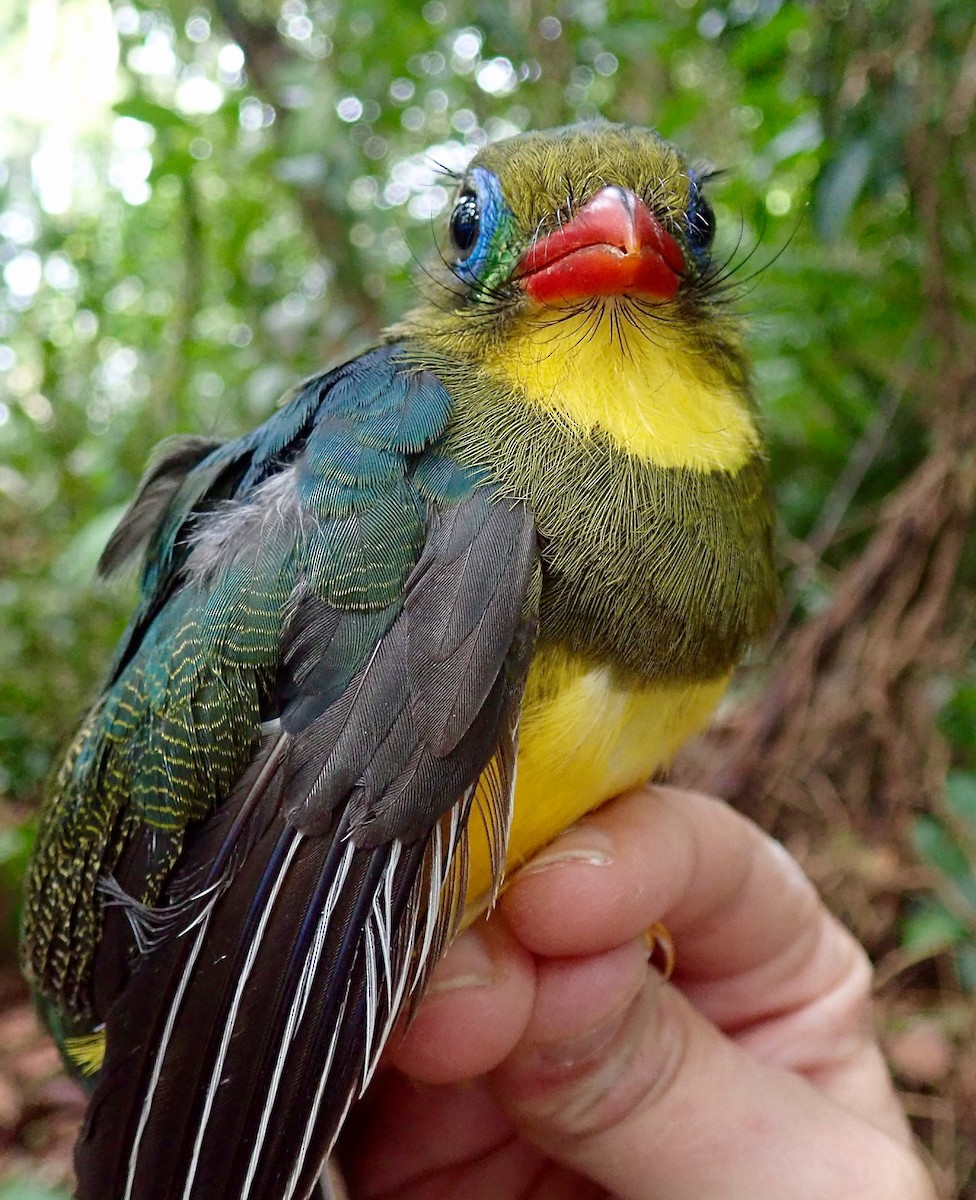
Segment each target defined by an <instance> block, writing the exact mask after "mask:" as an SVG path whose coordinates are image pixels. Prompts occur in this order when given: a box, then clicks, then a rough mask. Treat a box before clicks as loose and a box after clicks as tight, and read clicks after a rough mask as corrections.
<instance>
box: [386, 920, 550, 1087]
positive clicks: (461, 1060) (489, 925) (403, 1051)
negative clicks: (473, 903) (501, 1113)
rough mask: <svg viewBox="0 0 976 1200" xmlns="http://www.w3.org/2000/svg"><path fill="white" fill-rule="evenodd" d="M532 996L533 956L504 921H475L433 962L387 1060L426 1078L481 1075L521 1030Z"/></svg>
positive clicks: (439, 1079)
mask: <svg viewBox="0 0 976 1200" xmlns="http://www.w3.org/2000/svg"><path fill="white" fill-rule="evenodd" d="M534 998H535V967H534V964H533V960H532V956H531V955H530V954H529V953H527V951H526V950H525V949H524V948H523V947H522V946H521V944H520V943H519V942H518V941H517V940H516V938H515V937H514V936H513V935H512V933H511V931H510V930H509V929H508V927H507V926H506V925H505V923H504V921H498V920H495V921H488V920H486V919H482V920H480V921H477V922H476V923H475V924H474V925H472V926H471V928H470V929H467V930H465V932H464V933H462V934H461V935H460V937H458V938H457V939H456V940H455V942H454V944H453V945H452V946H451V948H450V949H449V950H448V952H447V954H446V955H445V956H444V958H443V959H442V960H441V961H440V962H439V963H438V964H437V967H436V968H435V969H434V973H433V975H432V976H431V981H430V984H429V985H428V988H427V992H426V994H425V996H424V999H423V1002H422V1003H421V1005H420V1007H419V1009H418V1010H417V1013H416V1015H415V1017H414V1018H413V1020H412V1021H411V1022H410V1023H409V1024H408V1025H407V1027H406V1029H405V1031H403V1032H402V1033H401V1034H400V1035H399V1036H398V1037H395V1038H394V1039H393V1040H392V1043H391V1046H390V1049H389V1050H388V1051H387V1055H386V1058H387V1061H389V1062H391V1063H393V1064H394V1065H395V1066H397V1067H399V1068H400V1070H402V1071H404V1072H406V1074H408V1075H410V1076H412V1077H413V1078H414V1079H417V1080H423V1081H424V1082H427V1083H447V1082H454V1081H457V1080H462V1079H473V1078H475V1077H476V1076H478V1075H483V1074H485V1073H486V1072H487V1071H490V1070H491V1069H492V1068H494V1067H496V1066H497V1065H498V1063H500V1062H501V1061H502V1059H504V1058H505V1057H506V1056H507V1055H508V1054H509V1053H510V1052H511V1050H512V1049H513V1047H514V1046H515V1045H516V1044H517V1043H518V1041H519V1040H520V1039H521V1037H522V1036H523V1034H524V1032H525V1028H526V1025H527V1023H528V1020H529V1015H530V1013H531V1011H532V1004H533V1002H534Z"/></svg>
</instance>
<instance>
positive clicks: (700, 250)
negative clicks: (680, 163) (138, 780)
mask: <svg viewBox="0 0 976 1200" xmlns="http://www.w3.org/2000/svg"><path fill="white" fill-rule="evenodd" d="M687 222H688V223H687V234H686V236H687V238H688V247H689V249H690V250H691V253H692V254H693V255H694V257H695V260H696V261H697V263H698V265H699V266H700V267H705V266H707V265H708V261H709V257H710V254H711V246H712V241H713V239H714V237H715V213H714V211H713V210H712V206H711V205H710V204H709V202H708V200H707V199H706V197H705V194H704V192H703V191H702V190H701V183H700V181H699V177H698V173H697V172H696V171H689V172H688V210H687Z"/></svg>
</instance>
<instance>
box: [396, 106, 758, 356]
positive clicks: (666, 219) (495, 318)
mask: <svg viewBox="0 0 976 1200" xmlns="http://www.w3.org/2000/svg"><path fill="white" fill-rule="evenodd" d="M702 184H703V181H702V177H701V175H700V174H699V173H698V172H697V171H696V170H695V169H694V168H693V167H692V166H691V165H690V164H689V163H688V161H687V160H686V159H685V158H684V157H683V156H682V154H681V153H680V152H679V151H678V150H677V149H676V148H675V147H674V146H672V145H671V144H670V143H668V142H666V141H665V140H664V139H663V138H661V137H659V136H658V135H657V134H656V133H654V132H652V131H651V130H647V129H640V128H635V127H631V126H626V125H611V124H607V123H592V124H586V125H576V126H570V127H567V128H564V129H556V130H550V131H547V132H544V133H528V134H522V135H519V136H517V137H513V138H508V139H506V140H504V141H500V142H496V143H494V144H493V145H490V146H488V147H486V148H485V149H483V150H481V151H480V152H479V153H478V154H477V155H476V156H475V157H474V159H473V160H472V162H471V164H470V166H469V167H468V169H467V171H466V172H465V173H464V175H463V176H462V177H461V178H460V180H459V183H458V192H457V197H456V199H455V203H454V206H453V209H452V211H451V214H450V219H449V222H448V229H447V236H446V238H445V239H444V245H443V246H442V248H441V259H442V266H440V267H439V268H438V269H436V270H435V271H434V272H433V273H432V277H433V278H434V280H435V284H436V290H433V291H431V293H430V295H429V299H428V302H427V303H426V304H425V305H423V306H422V307H421V308H419V309H417V310H416V311H415V312H414V313H413V314H411V316H410V317H409V318H408V319H407V321H406V322H405V323H404V325H403V326H401V327H400V329H401V330H402V331H405V332H423V333H425V334H426V335H428V336H430V337H433V338H434V339H435V340H437V341H440V342H441V343H442V344H443V345H445V346H446V347H448V346H449V347H450V349H452V350H453V351H455V352H458V353H461V354H463V355H464V356H465V357H470V358H473V359H476V360H477V359H479V358H480V357H482V355H484V354H487V353H490V352H492V349H493V348H497V346H498V344H499V342H502V341H507V340H510V339H511V338H512V337H517V336H518V334H519V332H520V331H521V330H525V329H528V328H538V327H539V326H540V325H555V324H557V323H558V324H561V325H563V326H564V328H565V329H566V331H567V333H570V332H571V330H572V329H573V328H576V329H582V330H583V331H584V332H587V331H589V332H592V329H593V328H595V327H596V326H599V325H600V324H601V323H602V322H604V320H607V321H608V322H610V323H611V324H613V323H616V327H617V328H618V330H619V331H620V337H621V342H622V344H625V343H626V342H627V340H628V337H629V335H630V334H633V335H634V336H641V335H646V336H650V337H652V338H653V337H654V336H655V334H658V335H660V334H661V331H662V330H664V329H665V328H667V329H669V330H670V335H673V336H675V337H680V338H681V339H682V340H683V341H685V342H686V343H693V344H695V347H696V348H697V349H699V350H701V349H704V350H705V351H706V352H707V353H708V357H709V358H714V359H717V360H720V361H721V360H724V361H725V362H726V363H728V364H729V365H731V366H732V367H733V368H734V370H735V373H736V374H741V363H739V361H738V360H739V357H740V356H739V352H738V331H737V328H736V326H735V323H734V322H733V321H731V320H730V319H729V316H728V313H727V311H726V309H725V307H724V306H721V305H719V304H718V303H716V293H717V290H718V289H717V288H716V286H715V282H716V275H717V272H716V270H715V268H714V266H713V261H712V239H713V235H714V215H713V212H712V208H711V206H710V204H709V202H708V200H707V198H706V196H705V194H704V191H703V186H702Z"/></svg>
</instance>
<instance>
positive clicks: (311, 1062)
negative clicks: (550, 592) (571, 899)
mask: <svg viewBox="0 0 976 1200" xmlns="http://www.w3.org/2000/svg"><path fill="white" fill-rule="evenodd" d="M500 554H504V555H505V563H506V567H505V569H504V570H502V569H500V568H499V555H500ZM535 559H536V549H535V539H534V532H533V526H532V521H531V517H530V515H529V514H528V512H527V510H526V509H525V507H524V505H520V504H511V503H499V502H498V500H497V499H495V500H492V498H491V497H489V496H487V495H485V494H483V493H482V492H476V493H474V494H473V495H472V496H470V497H469V499H468V500H466V501H463V502H461V503H459V504H458V505H456V506H454V507H450V508H447V509H445V510H444V511H442V512H434V513H433V514H432V517H431V523H430V528H429V532H428V536H427V541H426V544H425V547H424V551H423V553H422V555H421V557H420V560H419V561H418V563H417V565H416V567H415V568H414V569H413V571H412V572H411V574H410V576H409V577H408V579H407V584H406V588H405V595H406V601H405V603H404V605H403V608H402V610H401V612H400V613H399V615H398V616H397V617H396V618H395V619H394V620H393V621H392V623H391V624H390V627H389V629H388V630H387V632H386V633H385V634H384V636H383V637H382V638H381V639H380V641H379V643H378V644H377V645H376V647H375V649H374V650H373V652H372V653H371V654H370V655H369V657H368V658H367V660H366V662H365V664H364V666H363V668H362V669H361V670H360V672H359V673H358V674H357V675H356V676H355V677H354V678H353V679H352V680H351V681H350V682H349V683H348V685H347V687H346V689H345V691H344V692H343V693H342V694H341V695H340V696H339V697H338V698H336V699H334V700H333V701H332V702H331V703H329V704H327V705H325V706H324V707H323V706H322V704H321V703H320V700H321V697H320V696H319V695H318V694H317V692H316V690H315V688H314V686H310V684H311V683H312V682H313V681H314V680H315V679H316V678H317V675H316V663H315V662H313V663H311V664H310V663H309V662H308V661H307V660H308V659H313V660H315V659H317V658H318V649H319V646H321V645H323V644H324V646H325V647H326V650H327V648H328V644H329V639H328V637H326V638H324V639H323V642H321V643H320V642H319V641H318V638H317V637H309V636H307V631H306V630H305V629H304V628H303V626H302V624H301V622H300V621H299V620H298V619H297V615H296V617H293V619H292V621H291V623H290V625H289V635H290V638H291V639H292V640H291V644H290V645H288V646H287V647H286V649H285V654H284V656H283V662H284V667H283V673H282V694H283V695H286V696H289V697H291V699H290V700H289V701H288V702H287V703H286V704H285V706H284V707H283V708H282V711H281V713H280V717H279V718H277V719H276V720H275V721H274V722H273V723H272V731H271V732H269V734H268V735H267V736H266V742H265V746H264V748H263V750H262V752H261V754H260V755H259V756H258V757H257V759H256V760H255V762H254V764H253V765H252V766H251V768H249V770H248V771H247V772H246V773H245V775H244V777H243V778H242V780H241V782H240V784H239V785H238V787H237V788H236V789H235V791H234V793H233V794H232V795H231V796H230V797H229V798H228V800H227V801H225V802H224V804H222V806H221V807H220V809H219V810H218V811H217V813H216V814H215V815H214V817H212V818H211V819H210V820H209V821H208V822H207V823H205V824H204V825H203V826H202V827H201V829H200V830H199V831H197V832H193V833H191V834H189V835H188V837H187V839H186V842H185V844H184V848H183V852H182V855H181V859H180V869H179V873H178V874H177V876H176V877H175V878H174V879H173V880H172V881H171V882H170V885H169V887H168V889H167V895H166V897H165V898H164V899H163V902H162V903H161V905H160V906H159V911H160V912H162V913H163V914H165V913H166V911H167V906H171V907H172V908H173V909H174V910H175V913H176V917H175V920H174V922H173V928H171V929H170V930H169V932H168V935H167V936H165V937H163V938H157V939H156V944H155V945H153V946H152V947H151V948H150V949H149V950H148V952H147V953H146V954H145V955H144V956H143V958H142V959H141V960H140V962H139V963H138V965H137V967H136V969H135V971H134V973H133V975H132V978H131V980H130V981H129V983H128V984H127V985H126V987H125V988H124V989H123V991H122V994H121V996H120V998H119V999H118V1000H117V1002H116V1003H115V1005H114V1007H113V1008H112V1010H111V1012H110V1014H109V1017H108V1022H107V1028H106V1034H107V1057H106V1061H105V1066H104V1068H103V1071H102V1073H101V1076H100V1078H99V1083H98V1087H97V1088H96V1091H95V1093H94V1096H93V1098H92V1103H91V1107H90V1111H89V1116H88V1120H87V1122H86V1126H85V1129H84V1131H83V1134H82V1137H81V1139H80V1141H79V1147H78V1153H77V1167H78V1173H79V1178H80V1180H81V1185H80V1190H79V1200H95V1198H96V1197H98V1198H99V1200H109V1198H111V1200H116V1198H118V1200H122V1198H123V1197H125V1198H126V1200H177V1197H183V1196H192V1197H200V1198H201V1200H202V1198H203V1197H207V1198H208V1200H218V1198H223V1197H228V1198H229V1197H232V1196H233V1197H235V1198H241V1200H243V1198H244V1197H246V1196H253V1197H270V1196H275V1197H282V1198H283V1200H284V1198H285V1197H292V1196H295V1197H304V1196H306V1195H307V1194H308V1189H309V1188H310V1187H311V1186H312V1184H313V1182H314V1180H315V1178H316V1176H317V1174H318V1172H319V1170H320V1168H321V1163H322V1160H323V1159H324V1157H325V1155H326V1154H327V1153H328V1150H329V1148H330V1146H331V1143H332V1140H333V1138H334V1136H335V1134H336V1133H337V1131H338V1128H339V1126H340V1124H341V1121H342V1119H343V1117H344V1115H345V1112H346V1109H347V1108H348V1105H349V1103H351V1101H352V1100H353V1099H354V1098H355V1097H356V1096H357V1095H358V1094H359V1090H360V1088H361V1087H362V1086H363V1085H364V1083H365V1081H366V1079H367V1078H368V1076H369V1074H370V1072H371V1069H372V1066H373V1064H374V1063H375V1061H376V1058H377V1056H378V1054H379V1052H380V1050H381V1049H382V1046H383V1044H384V1042H385V1040H386V1037H387V1035H388V1033H389V1030H390V1028H391V1026H392V1023H393V1021H394V1020H395V1018H396V1016H397V1014H398V1013H399V1012H400V1011H401V1009H402V1007H403V1005H404V1004H405V1003H406V1002H407V1001H409V999H410V998H411V996H413V995H414V994H415V992H416V991H417V989H418V987H420V986H421V985H422V983H423V980H424V979H425V978H426V973H427V970H428V969H429V966H430V965H432V964H433V963H434V962H435V961H436V959H437V957H438V956H439V954H440V952H441V950H442V949H443V946H444V944H445V942H446V940H447V938H448V937H449V936H450V934H451V932H452V930H453V929H454V928H455V925H456V921H457V919H458V917H459V915H460V911H461V906H462V902H463V898H464V891H465V882H466V872H465V869H464V866H465V858H466V849H465V838H466V826H467V821H468V816H469V813H470V810H471V806H472V803H473V799H474V795H475V788H476V785H477V782H478V780H479V778H480V777H481V776H482V773H483V772H484V771H485V770H486V768H487V766H488V764H489V762H490V761H491V760H492V758H493V756H495V755H496V750H497V747H498V746H499V743H500V742H504V743H508V744H511V745H514V740H515V725H516V721H517V713H518V704H519V699H520V696H521V688H522V683H523V681H524V676H525V671H526V669H527V666H528V659H529V652H530V648H531V640H532V631H533V622H534V615H533V612H532V607H533V603H534V602H533V594H534V588H533V578H534V575H535V571H536V567H535ZM459 562H461V563H462V564H463V568H462V570H461V571H460V574H459V573H458V571H457V570H456V567H457V564H458V563H459ZM459 605H460V606H463V607H464V609H465V612H466V615H465V618H464V620H463V621H459V619H458V608H459ZM300 611H301V612H303V613H304V614H306V615H307V616H308V617H309V619H310V623H311V628H312V629H314V630H315V632H316V633H317V634H330V633H331V636H332V637H334V636H335V633H336V631H337V630H338V629H339V628H340V627H341V626H342V624H343V622H344V621H345V620H346V619H347V617H348V616H349V614H345V613H339V614H336V613H331V614H330V613H328V611H327V610H324V609H323V608H322V606H321V605H319V606H314V605H311V604H306V605H305V606H304V607H303V608H302V609H301V610H300ZM449 629H452V630H453V637H452V638H448V637H446V636H445V631H446V630H449ZM432 634H433V636H432ZM482 642H483V643H485V648H484V649H481V650H477V649H472V646H473V645H478V644H480V643H482ZM434 653H436V654H437V655H438V663H439V665H440V666H441V667H442V668H444V670H445V674H446V676H447V678H448V679H450V680H452V681H453V687H447V686H441V687H440V688H439V689H438V691H437V693H436V695H435V696H434V697H433V698H432V696H431V695H430V694H428V693H429V691H430V689H429V686H428V685H429V680H430V679H431V670H432V665H435V664H432V663H430V662H429V661H428V659H429V657H430V655H431V654H434ZM458 657H459V661H458V662H455V660H456V659H458ZM473 657H476V658H477V659H478V661H479V662H480V663H481V664H482V667H481V671H482V679H483V680H484V685H483V686H480V687H477V688H474V689H472V688H470V687H468V686H466V685H465V683H464V681H465V679H466V677H467V676H466V672H467V671H468V670H470V664H471V661H472V658H473ZM324 681H325V682H326V684H327V685H328V684H329V683H330V682H331V680H329V679H327V678H326V679H325V680H324ZM320 708H321V709H322V711H319V709H320ZM441 710H443V711H441ZM449 724H450V725H451V726H452V727H453V728H455V729H459V730H460V732H459V733H458V735H457V736H453V737H452V738H451V739H450V740H449V741H450V744H446V743H445V742H444V739H443V736H442V730H443V729H444V728H446V727H447V726H448V725H449ZM431 734H432V735H433V736H431ZM496 761H497V759H496ZM513 767H514V753H512V754H510V755H509V756H508V757H507V759H506V766H505V768H504V769H503V771H502V774H503V776H504V778H503V779H502V780H500V784H499V786H500V787H501V788H503V789H504V791H505V792H506V798H505V802H506V803H510V797H511V789H512V786H513V782H514V779H513ZM496 835H497V836H498V837H499V838H500V839H501V840H502V844H503V840H504V835H505V827H504V824H502V826H501V828H500V829H497V830H496ZM496 854H497V855H498V857H499V860H500V859H501V857H502V856H503V850H502V845H499V846H498V847H497V848H496ZM296 1122H298V1123H299V1124H301V1123H302V1122H305V1128H303V1129H302V1130H301V1131H300V1133H296V1129H295V1124H296ZM107 1180H112V1181H118V1182H117V1183H115V1184H114V1187H115V1189H116V1190H114V1191H113V1190H109V1189H108V1185H107V1182H106V1181H107ZM126 1189H128V1190H126Z"/></svg>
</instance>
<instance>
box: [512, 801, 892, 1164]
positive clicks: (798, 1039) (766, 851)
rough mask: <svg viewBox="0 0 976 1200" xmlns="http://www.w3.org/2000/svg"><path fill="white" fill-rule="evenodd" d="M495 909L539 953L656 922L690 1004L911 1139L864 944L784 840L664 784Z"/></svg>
mask: <svg viewBox="0 0 976 1200" xmlns="http://www.w3.org/2000/svg"><path fill="white" fill-rule="evenodd" d="M503 912H504V915H505V919H506V921H507V922H508V923H509V924H510V925H511V927H512V929H513V930H514V932H515V933H516V935H517V936H518V938H519V939H520V940H521V941H522V942H523V943H524V944H525V945H526V946H528V947H529V948H530V949H531V950H533V951H534V952H535V953H536V954H539V955H543V956H545V955H565V954H569V953H576V954H580V953H588V952H599V951H600V950H603V949H604V948H606V947H607V946H610V945H615V944H618V943H619V942H620V941H621V940H622V939H623V938H625V937H631V936H633V935H634V934H635V933H636V932H637V931H638V930H642V929H646V928H647V927H648V926H650V925H651V924H652V923H654V922H657V921H661V922H663V923H664V924H665V925H666V926H667V927H668V929H669V930H670V932H671V935H672V938H673V940H674V943H675V952H676V957H677V967H676V970H675V974H674V982H675V984H676V985H677V986H679V987H680V988H681V990H682V991H683V992H684V993H685V994H686V995H687V996H688V997H689V998H690V999H691V1000H692V1002H693V1003H694V1005H695V1006H696V1007H697V1008H698V1009H699V1011H701V1012H702V1013H703V1014H704V1015H705V1016H707V1017H708V1018H709V1019H711V1020H712V1021H714V1022H715V1023H716V1024H717V1025H718V1026H719V1027H720V1028H721V1029H722V1030H723V1031H724V1032H726V1033H728V1034H730V1035H732V1036H734V1037H736V1038H737V1039H738V1040H739V1041H740V1042H741V1043H742V1044H743V1045H745V1046H747V1047H748V1048H749V1049H750V1050H751V1052H752V1053H754V1054H756V1055H757V1056H759V1057H760V1058H764V1059H765V1060H766V1061H767V1062H771V1063H775V1064H776V1065H778V1066H782V1067H786V1068H787V1069H789V1070H792V1071H795V1072H799V1073H803V1074H806V1075H807V1077H808V1078H810V1079H811V1080H813V1081H815V1082H816V1083H817V1085H818V1086H819V1087H820V1088H822V1089H823V1090H825V1091H827V1092H829V1093H830V1094H831V1095H832V1096H833V1098H834V1099H835V1100H837V1101H838V1102H840V1103H843V1104H846V1105H847V1106H848V1107H849V1108H850V1110H851V1111H852V1112H855V1113H857V1114H859V1115H861V1116H863V1117H864V1118H865V1119H868V1120H871V1121H872V1122H873V1123H875V1124H876V1125H877V1126H878V1127H879V1128H881V1129H884V1130H886V1131H888V1132H890V1133H892V1134H895V1135H896V1136H898V1137H899V1138H901V1139H902V1140H904V1141H906V1142H907V1141H908V1139H909V1132H908V1126H907V1122H906V1121H905V1118H904V1115H903V1114H902V1111H901V1108H900V1106H899V1104H898V1102H897V1098H896V1096H895V1093H894V1090H893V1088H892V1087H891V1084H890V1080H889V1078H888V1074H887V1071H886V1069H885V1066H884V1063H883V1060H882V1059H881V1056H880V1053H879V1052H878V1050H877V1046H876V1039H875V1037H874V1032H873V1027H872V1022H871V1011H870V1001H871V968H870V964H869V963H868V960H867V957H866V956H865V954H864V951H863V950H862V949H861V947H860V946H859V945H858V943H857V942H856V941H855V940H854V938H852V937H851V935H850V934H849V933H848V932H847V931H846V930H844V929H843V928H842V927H841V926H840V925H839V924H838V923H837V922H836V921H835V920H834V918H833V917H832V916H831V915H830V914H829V913H828V912H827V910H826V909H825V908H824V906H823V905H822V904H821V903H820V901H819V899H818V897H817V894H816V891H815V890H814V888H813V887H812V885H811V884H810V882H809V881H808V880H807V879H806V877H805V876H804V875H803V873H802V872H801V871H800V869H799V867H798V866H797V865H796V863H795V862H794V860H793V859H792V858H790V856H789V855H788V854H787V853H786V851H785V850H784V849H783V848H782V846H780V845H779V843H777V842H774V841H773V840H772V839H771V838H769V837H768V836H767V835H766V834H764V833H763V832H762V831H761V830H759V829H758V828H757V827H756V826H755V825H753V824H752V823H751V822H750V821H747V820H746V819H745V818H744V817H742V816H740V815H739V814H738V813H736V812H734V811H733V810H732V809H730V808H729V807H728V806H727V805H725V804H722V803H720V802H719V801H716V800H713V799H711V798H709V797H706V796H701V795H697V794H695V793H690V792H682V791H677V790H676V789H671V788H662V787H650V788H646V789H643V790H641V791H638V792H633V793H630V794H628V795H626V796H623V797H620V798H619V799H617V800H615V801H613V802H611V803H610V804H608V805H606V806H605V807H604V808H602V809H600V810H599V811H598V812H597V813H595V814H593V815H592V816H591V817H589V818H588V819H587V820H585V821H583V822H581V823H580V824H579V825H577V826H575V827H574V828H573V829H572V830H570V831H569V832H568V833H566V834H565V835H563V837H561V838H559V839H557V840H556V841H555V842H554V843H553V844H552V845H551V846H550V847H549V848H548V849H547V850H545V851H543V853H542V855H540V857H539V858H538V859H536V860H534V861H533V862H532V863H530V864H529V866H528V867H527V868H526V869H525V870H524V871H523V872H521V873H520V874H519V876H518V877H517V878H516V879H515V880H514V881H513V883H512V885H511V887H510V889H509V891H508V892H507V894H506V895H505V897H504V899H503ZM568 913H569V914H571V918H569V919H568V918H567V914H568Z"/></svg>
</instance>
